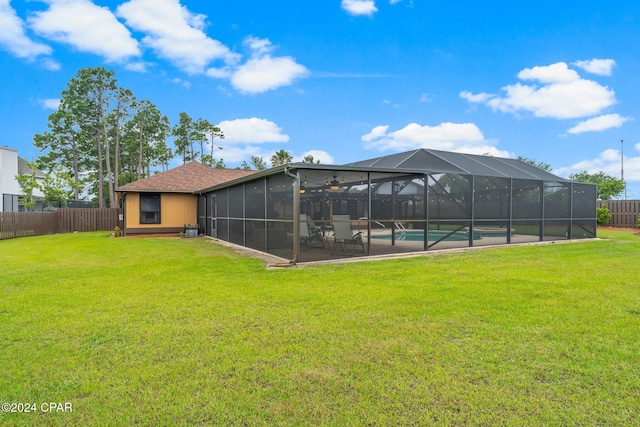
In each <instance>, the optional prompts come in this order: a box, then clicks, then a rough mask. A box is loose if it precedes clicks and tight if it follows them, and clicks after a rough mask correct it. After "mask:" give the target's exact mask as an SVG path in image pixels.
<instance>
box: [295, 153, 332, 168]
mask: <svg viewBox="0 0 640 427" xmlns="http://www.w3.org/2000/svg"><path fill="white" fill-rule="evenodd" d="M306 156H313V161H314V162H316V161H318V160H320V163H322V164H325V165H332V164H334V163H335V159H334V158H333V156H332V155H331V154H329V153H327V152H326V151H323V150H309V151H305V152H304V153H302V154H301V155H300V156H293V161H294V162H301V161H302V160H304V158H305V157H306Z"/></svg>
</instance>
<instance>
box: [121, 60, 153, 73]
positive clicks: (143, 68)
mask: <svg viewBox="0 0 640 427" xmlns="http://www.w3.org/2000/svg"><path fill="white" fill-rule="evenodd" d="M147 65H148V64H147V63H146V62H143V61H136V62H129V63H128V64H126V65H125V68H126V69H127V70H129V71H135V72H136V73H146V72H147Z"/></svg>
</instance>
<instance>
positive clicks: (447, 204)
mask: <svg viewBox="0 0 640 427" xmlns="http://www.w3.org/2000/svg"><path fill="white" fill-rule="evenodd" d="M199 194H200V195H199V198H200V201H199V203H198V206H199V208H200V211H199V212H198V218H199V220H200V221H199V222H200V224H205V225H206V228H205V234H207V235H209V236H212V237H216V238H218V239H220V240H225V241H228V242H230V243H233V244H236V245H241V246H246V247H249V248H251V249H254V250H258V251H262V252H266V253H269V254H271V255H275V256H278V257H280V258H283V259H285V260H290V261H292V262H299V261H301V262H307V261H317V260H328V259H334V258H336V257H341V256H356V255H357V256H362V255H395V254H398V253H411V252H423V251H430V250H439V249H454V248H455V249H458V248H465V247H473V246H493V245H504V244H511V243H518V244H523V243H526V244H528V243H533V242H542V241H556V240H570V239H588V238H593V237H595V235H596V186H595V185H594V184H586V183H580V182H573V181H570V180H568V179H565V178H562V177H559V176H556V175H553V174H551V173H549V172H546V171H544V170H541V169H539V168H536V167H535V166H532V165H530V164H528V163H526V162H523V161H520V160H516V159H508V158H498V157H491V156H480V155H473V154H464V153H453V152H447V151H440V150H431V149H417V150H413V151H408V152H404V153H396V154H391V155H388V156H382V157H377V158H373V159H368V160H363V161H359V162H354V163H350V164H346V165H325V164H311V163H290V164H286V165H282V166H278V167H274V168H271V169H268V170H265V171H260V172H257V173H255V174H252V175H250V176H245V177H242V178H240V179H236V180H234V181H231V182H223V183H221V184H217V185H215V186H213V187H209V188H204V189H202V191H201V192H200V193H199ZM336 227H338V229H346V233H345V234H346V237H344V236H343V237H339V236H338V235H337V233H336V230H337V229H336ZM305 228H306V230H305ZM311 229H313V230H319V233H320V235H321V239H324V244H318V245H310V244H308V243H309V241H308V238H307V236H310V234H309V231H310V230H311Z"/></svg>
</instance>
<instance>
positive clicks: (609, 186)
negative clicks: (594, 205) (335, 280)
mask: <svg viewBox="0 0 640 427" xmlns="http://www.w3.org/2000/svg"><path fill="white" fill-rule="evenodd" d="M569 179H570V180H572V181H578V182H589V183H591V184H596V185H597V186H598V187H597V188H598V190H597V191H598V199H600V200H610V199H613V198H616V197H618V196H620V195H621V194H622V192H623V191H624V183H623V182H622V180H621V179H618V178H614V177H612V176H610V175H607V174H605V173H604V172H597V173H594V174H590V173H588V172H587V171H581V172H576V173H573V174H571V175H569Z"/></svg>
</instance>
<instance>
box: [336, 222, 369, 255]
mask: <svg viewBox="0 0 640 427" xmlns="http://www.w3.org/2000/svg"><path fill="white" fill-rule="evenodd" d="M349 246H351V253H350V254H349V255H350V256H353V254H354V253H356V252H360V253H364V241H363V240H362V231H359V232H357V233H355V234H354V233H353V228H352V227H351V218H350V217H349V215H334V216H333V246H332V247H331V255H336V249H337V248H338V247H339V248H340V252H341V253H340V254H339V255H342V254H344V253H345V252H349ZM358 247H360V249H358Z"/></svg>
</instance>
